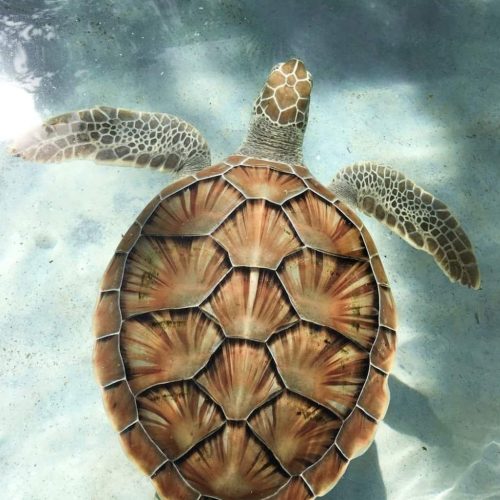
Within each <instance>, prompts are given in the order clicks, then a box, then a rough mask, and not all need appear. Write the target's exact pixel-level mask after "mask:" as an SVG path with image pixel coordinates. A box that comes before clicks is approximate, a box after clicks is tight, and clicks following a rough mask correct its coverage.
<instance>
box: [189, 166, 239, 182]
mask: <svg viewBox="0 0 500 500" xmlns="http://www.w3.org/2000/svg"><path fill="white" fill-rule="evenodd" d="M230 169H231V166H230V165H228V164H227V163H217V164H216V165H212V166H211V167H206V168H204V169H203V170H200V171H199V172H196V174H195V176H196V178H197V179H208V178H210V177H217V176H218V175H222V174H224V173H225V172H227V171H228V170H230Z"/></svg>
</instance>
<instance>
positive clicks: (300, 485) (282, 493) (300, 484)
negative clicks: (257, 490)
mask: <svg viewBox="0 0 500 500" xmlns="http://www.w3.org/2000/svg"><path fill="white" fill-rule="evenodd" d="M313 498H314V495H313V494H312V492H311V490H310V489H309V488H308V487H307V485H306V483H304V480H303V479H302V478H300V477H292V479H290V481H289V482H288V483H287V484H286V485H285V486H283V488H281V489H280V490H279V491H278V493H276V495H273V496H272V497H269V499H268V500H312V499H313Z"/></svg>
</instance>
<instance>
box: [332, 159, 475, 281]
mask: <svg viewBox="0 0 500 500" xmlns="http://www.w3.org/2000/svg"><path fill="white" fill-rule="evenodd" d="M330 189H331V190H332V191H333V193H334V194H335V195H336V196H338V197H339V198H340V199H341V200H342V201H345V202H346V203H348V204H349V205H351V206H353V207H356V208H359V209H360V210H361V211H363V212H364V213H365V214H367V215H371V216H373V217H375V218H376V219H377V220H379V221H380V222H382V223H383V224H385V225H386V226H388V227H389V228H390V229H392V230H393V231H394V232H395V233H397V234H398V235H399V236H401V237H402V238H404V239H405V240H406V241H407V242H408V243H409V244H410V245H412V246H413V247H415V248H418V249H420V250H424V251H426V252H428V253H430V254H431V255H432V256H433V257H434V260H435V261H436V263H437V265H438V266H439V267H440V268H441V269H442V270H443V272H444V273H445V274H446V275H447V276H448V278H449V279H450V280H451V281H458V282H459V283H461V284H462V285H466V286H469V287H472V288H476V289H477V288H479V286H480V284H481V278H480V275H479V268H478V265H477V262H476V257H475V255H474V251H473V248H472V245H471V242H470V241H469V238H468V237H467V235H466V234H465V232H464V230H463V229H462V227H461V226H460V224H459V222H458V221H457V219H456V218H455V217H453V215H452V214H451V213H450V211H449V210H448V207H447V206H446V205H445V204H444V203H443V202H442V201H440V200H438V199H437V198H435V197H434V196H432V195H431V194H429V193H428V192H426V191H424V190H423V189H422V188H420V187H419V186H417V185H416V184H415V183H414V182H412V181H411V180H409V179H407V178H406V177H405V176H404V175H403V174H401V173H400V172H398V171H396V170H393V169H391V168H389V167H387V166H384V165H377V164H374V163H359V164H355V165H351V166H348V167H345V168H344V169H342V170H341V171H340V172H339V173H338V174H337V175H336V177H335V178H334V179H333V181H332V183H331V185H330Z"/></svg>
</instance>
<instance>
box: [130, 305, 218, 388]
mask: <svg viewBox="0 0 500 500" xmlns="http://www.w3.org/2000/svg"><path fill="white" fill-rule="evenodd" d="M222 339H223V334H222V332H221V331H220V328H219V327H218V326H217V325H216V324H215V323H214V322H213V321H211V320H210V319H208V318H207V317H206V316H205V315H204V314H203V313H202V312H201V311H200V310H198V309H187V310H186V309H184V310H178V311H158V312H153V313H150V314H147V315H143V316H139V317H137V318H135V319H130V320H127V321H125V322H124V324H123V329H122V332H121V350H122V354H123V361H124V363H125V368H126V371H127V378H128V380H129V383H130V387H131V389H132V391H133V392H134V393H138V392H140V391H142V390H144V389H146V388H148V387H151V386H152V385H155V384H159V383H164V382H172V381H175V380H181V379H183V378H190V377H192V376H193V375H195V373H196V372H197V371H199V370H200V369H201V368H202V367H203V366H204V365H205V364H206V363H207V361H208V359H209V358H210V356H211V354H212V353H213V352H214V351H215V349H216V348H217V347H218V345H219V344H220V342H221V341H222Z"/></svg>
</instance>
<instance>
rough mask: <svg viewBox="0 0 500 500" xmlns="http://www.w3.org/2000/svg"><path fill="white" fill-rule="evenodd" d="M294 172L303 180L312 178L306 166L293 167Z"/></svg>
mask: <svg viewBox="0 0 500 500" xmlns="http://www.w3.org/2000/svg"><path fill="white" fill-rule="evenodd" d="M293 171H294V172H295V173H296V174H297V175H298V176H299V177H302V178H303V179H307V178H309V177H312V174H311V172H309V170H308V169H307V167H304V165H294V166H293Z"/></svg>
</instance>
